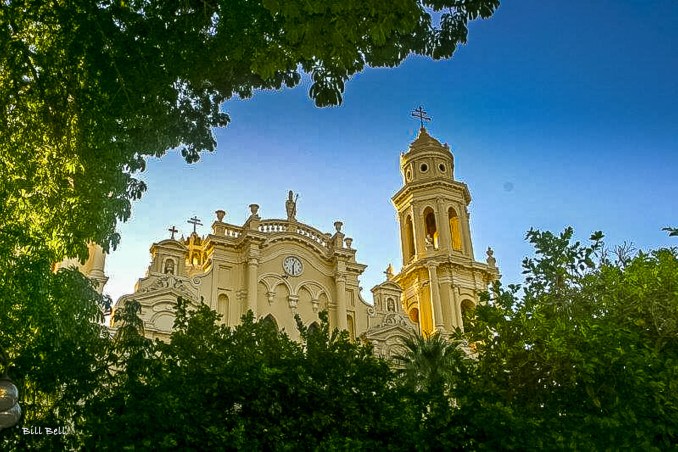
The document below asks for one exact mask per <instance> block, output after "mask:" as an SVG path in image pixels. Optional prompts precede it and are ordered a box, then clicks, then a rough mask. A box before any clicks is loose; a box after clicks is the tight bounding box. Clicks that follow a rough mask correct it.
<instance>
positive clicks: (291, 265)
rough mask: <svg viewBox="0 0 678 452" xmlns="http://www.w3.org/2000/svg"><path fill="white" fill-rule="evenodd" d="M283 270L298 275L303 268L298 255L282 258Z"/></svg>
mask: <svg viewBox="0 0 678 452" xmlns="http://www.w3.org/2000/svg"><path fill="white" fill-rule="evenodd" d="M283 270H285V273H287V274H288V275H290V276H299V275H301V272H302V271H303V270H304V266H303V265H302V264H301V260H300V259H299V258H298V257H295V256H288V257H286V258H285V260H283Z"/></svg>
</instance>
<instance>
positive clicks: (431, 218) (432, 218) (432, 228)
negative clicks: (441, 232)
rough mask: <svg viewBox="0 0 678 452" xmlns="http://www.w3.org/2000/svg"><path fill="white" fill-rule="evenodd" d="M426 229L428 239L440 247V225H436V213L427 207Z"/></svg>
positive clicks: (425, 211) (436, 246)
mask: <svg viewBox="0 0 678 452" xmlns="http://www.w3.org/2000/svg"><path fill="white" fill-rule="evenodd" d="M424 231H426V241H427V242H430V243H431V244H432V245H433V248H435V249H438V227H437V226H436V215H435V213H433V209H432V208H430V207H427V208H426V209H425V210H424Z"/></svg>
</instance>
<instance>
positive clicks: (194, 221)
mask: <svg viewBox="0 0 678 452" xmlns="http://www.w3.org/2000/svg"><path fill="white" fill-rule="evenodd" d="M187 223H190V224H192V225H193V234H196V230H195V228H196V227H197V226H202V223H201V222H200V220H199V219H198V217H196V216H194V217H193V218H191V219H190V220H188V221H187Z"/></svg>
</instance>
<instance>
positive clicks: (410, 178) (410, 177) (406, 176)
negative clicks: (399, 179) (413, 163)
mask: <svg viewBox="0 0 678 452" xmlns="http://www.w3.org/2000/svg"><path fill="white" fill-rule="evenodd" d="M405 179H407V180H408V181H409V180H412V171H410V170H407V172H405Z"/></svg>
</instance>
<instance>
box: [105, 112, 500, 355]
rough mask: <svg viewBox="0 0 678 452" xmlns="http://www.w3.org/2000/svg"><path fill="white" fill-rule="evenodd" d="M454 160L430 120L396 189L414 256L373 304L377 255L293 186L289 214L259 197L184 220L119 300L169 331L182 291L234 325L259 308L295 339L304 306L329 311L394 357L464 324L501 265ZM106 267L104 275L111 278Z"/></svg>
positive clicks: (333, 323) (390, 273) (403, 233)
mask: <svg viewBox="0 0 678 452" xmlns="http://www.w3.org/2000/svg"><path fill="white" fill-rule="evenodd" d="M454 169H455V168H454V156H453V155H452V153H451V151H450V148H449V146H448V145H447V144H444V145H443V144H441V143H440V142H439V141H438V140H436V139H435V138H433V137H431V136H430V135H429V133H428V131H427V130H426V128H425V127H423V124H422V127H421V129H420V130H419V133H418V136H417V138H416V139H415V140H414V142H412V143H411V144H410V145H409V148H408V150H407V151H406V152H403V153H402V154H401V155H400V170H401V173H402V178H403V186H402V188H401V189H400V190H399V191H398V192H397V193H396V194H395V195H393V197H392V201H393V205H394V207H395V209H396V212H397V219H398V222H399V227H400V241H401V248H402V267H401V269H400V271H399V272H397V273H396V272H395V270H394V269H393V266H392V265H389V266H388V269H387V271H386V280H385V281H384V282H382V283H381V284H379V285H377V286H375V287H373V288H372V290H371V292H372V298H373V299H372V302H371V303H370V302H368V301H366V300H364V299H363V298H362V296H361V293H360V287H359V286H360V284H359V280H360V275H361V274H362V273H363V271H364V270H365V268H366V266H365V265H364V264H361V263H359V262H357V261H356V259H355V256H356V250H355V249H354V248H353V247H352V241H353V240H352V239H351V238H349V237H346V236H345V234H344V233H343V232H342V226H343V225H342V223H341V222H339V221H337V222H335V223H334V227H335V230H334V231H332V232H329V233H328V232H323V231H320V230H318V229H316V228H315V227H313V226H312V225H308V224H304V223H302V222H300V221H299V220H298V219H297V212H296V197H295V195H294V193H293V192H292V191H290V192H289V193H288V197H287V200H286V201H285V207H286V212H287V215H286V216H287V217H286V218H283V219H265V218H261V217H260V216H259V213H258V212H259V206H258V205H256V204H251V205H250V206H249V208H250V215H249V218H247V220H246V221H245V223H244V224H242V225H235V224H230V223H228V222H226V221H224V219H225V216H226V212H225V211H223V210H217V211H216V212H215V219H214V221H213V223H212V225H211V233H209V234H207V235H205V236H202V235H200V234H198V233H197V232H196V225H199V224H201V223H200V222H199V221H200V220H198V219H197V218H195V217H194V218H192V219H191V221H189V223H192V224H193V226H194V230H193V233H192V234H190V236H189V237H187V238H184V237H181V238H176V237H175V233H176V229H175V228H174V227H172V228H171V229H170V230H169V231H170V234H171V235H170V237H169V238H168V239H166V240H162V241H159V242H157V243H154V244H153V245H152V246H151V249H150V252H151V256H152V260H151V264H150V266H149V267H148V271H147V272H146V276H145V277H143V278H141V279H139V281H138V282H137V284H136V287H135V290H134V293H131V294H128V295H124V296H122V297H121V298H120V299H119V300H118V301H117V303H116V307H118V306H121V305H123V304H124V303H125V302H126V301H128V300H132V299H134V300H137V301H138V302H139V303H140V304H141V307H142V311H141V317H142V319H143V321H144V328H145V334H146V335H147V336H148V337H151V338H161V339H164V338H167V337H168V336H169V334H170V332H171V329H172V325H173V322H174V311H173V309H174V306H175V304H176V300H177V297H183V298H184V299H186V300H188V301H189V302H191V303H193V304H198V303H200V302H201V301H202V302H203V303H206V304H207V305H208V306H210V307H211V308H212V309H214V310H215V311H217V312H218V313H219V314H221V316H222V317H221V321H222V322H223V323H224V324H226V325H237V324H238V323H239V322H240V319H241V316H242V315H243V314H245V313H246V312H247V311H248V310H249V311H252V313H253V314H254V316H255V318H258V319H263V320H264V321H268V322H271V323H272V324H273V325H275V326H276V328H278V329H279V330H284V331H285V332H286V333H287V334H288V335H289V336H290V337H292V338H298V337H299V333H298V331H297V328H296V322H295V319H294V317H295V315H296V314H298V315H299V316H300V317H301V319H302V321H303V323H304V324H305V325H307V326H309V328H313V327H315V326H316V325H318V323H319V313H320V312H321V311H323V310H325V311H327V312H328V313H329V320H330V327H331V328H340V329H343V330H347V331H348V333H349V335H350V336H351V338H353V339H361V340H365V341H368V342H370V343H372V344H373V345H374V348H375V351H376V352H377V353H378V354H380V355H382V356H390V355H392V354H393V353H395V350H396V348H397V347H398V344H399V342H400V340H401V338H402V337H404V336H407V335H410V334H412V333H413V332H419V333H421V334H431V333H432V332H435V331H441V332H443V333H445V332H451V331H452V330H454V329H455V328H457V327H459V328H463V326H464V325H463V322H464V315H465V312H468V311H469V310H472V309H473V308H474V306H475V305H476V304H477V303H478V302H479V294H480V293H481V292H483V291H485V290H487V288H488V285H489V284H490V283H491V282H493V281H494V280H496V279H498V278H499V271H498V269H497V267H496V263H495V259H494V257H493V256H492V250H491V249H488V250H487V259H486V262H478V261H476V260H475V258H474V254H473V244H472V241H471V231H470V228H469V213H468V205H469V203H470V202H471V194H470V192H469V189H468V187H467V186H466V184H464V183H463V182H459V181H456V180H455V178H454ZM95 251H96V250H95ZM95 255H98V254H96V253H95ZM99 260H100V261H101V258H100V259H99ZM99 267H103V264H101V263H100V265H99ZM99 267H97V268H96V275H95V276H97V277H98V278H99V279H98V281H101V286H103V283H105V279H102V278H104V276H103V272H99ZM99 273H101V274H99ZM112 326H113V328H115V325H112Z"/></svg>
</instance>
